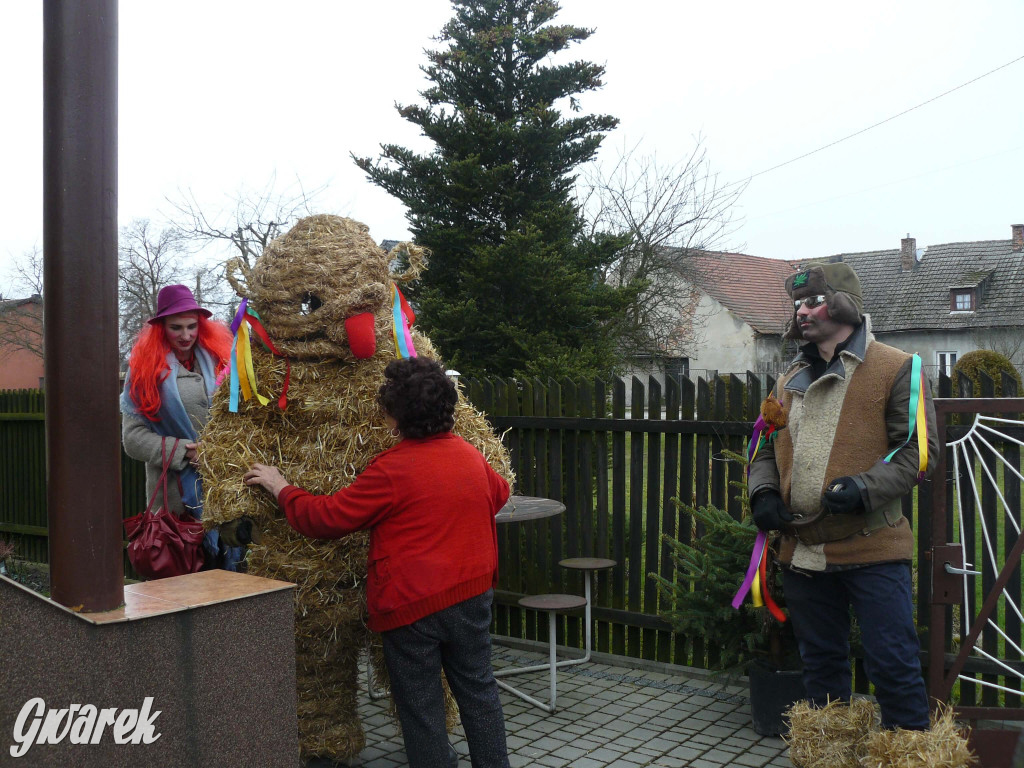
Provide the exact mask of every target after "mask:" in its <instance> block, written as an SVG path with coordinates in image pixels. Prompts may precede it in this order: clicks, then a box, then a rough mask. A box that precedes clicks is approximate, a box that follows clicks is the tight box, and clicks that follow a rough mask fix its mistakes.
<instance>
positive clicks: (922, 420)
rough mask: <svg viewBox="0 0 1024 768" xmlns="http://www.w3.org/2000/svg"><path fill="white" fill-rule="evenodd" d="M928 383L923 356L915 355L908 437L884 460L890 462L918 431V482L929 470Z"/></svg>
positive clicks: (909, 405)
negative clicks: (925, 400)
mask: <svg viewBox="0 0 1024 768" xmlns="http://www.w3.org/2000/svg"><path fill="white" fill-rule="evenodd" d="M927 386H928V384H927V383H926V382H925V380H924V372H923V371H922V370H921V356H920V355H914V356H913V358H912V362H911V364H910V403H909V404H908V419H907V420H908V422H909V425H908V428H907V439H906V440H904V441H903V444H902V445H900V446H898V447H897V448H895V449H893V451H892V452H891V453H890V454H889V455H888V456H886V457H885V458H884V459H882V461H884V462H885V463H886V464H888V463H889V462H890V461H891V460H892V457H893V456H895V455H896V453H897V452H898V451H899V450H900V449H902V448H903V447H904V446H906V445H909V444H910V441H911V440H913V439H914V433H915V432H916V433H917V469H918V472H917V482H921V481H922V480H924V476H925V474H926V473H927V471H928V412H927V409H926V408H925V407H924V399H925V387H927Z"/></svg>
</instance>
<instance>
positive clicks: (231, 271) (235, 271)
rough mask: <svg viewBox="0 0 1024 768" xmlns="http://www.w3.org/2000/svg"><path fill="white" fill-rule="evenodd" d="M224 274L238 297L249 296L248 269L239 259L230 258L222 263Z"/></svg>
mask: <svg viewBox="0 0 1024 768" xmlns="http://www.w3.org/2000/svg"><path fill="white" fill-rule="evenodd" d="M224 274H225V276H226V277H227V279H228V282H229V283H230V284H231V287H232V288H234V289H235V295H237V296H238V298H240V299H245V298H248V296H249V269H248V267H246V266H245V263H244V262H243V261H242V260H241V259H231V260H230V261H229V262H228V263H227V264H225V265H224Z"/></svg>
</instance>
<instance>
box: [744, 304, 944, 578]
mask: <svg viewBox="0 0 1024 768" xmlns="http://www.w3.org/2000/svg"><path fill="white" fill-rule="evenodd" d="M911 363H912V360H911V356H910V355H908V354H907V353H906V352H903V351H901V350H898V349H896V348H894V347H890V346H887V345H885V344H881V343H880V342H877V341H875V339H874V336H873V335H872V333H871V328H870V321H869V320H868V319H867V318H865V321H864V323H862V324H861V325H860V326H858V328H857V329H856V330H855V331H854V333H853V335H851V337H850V338H849V340H848V341H847V342H846V344H845V347H844V348H843V349H842V350H841V351H840V352H839V354H837V355H836V356H835V357H833V359H832V360H831V361H830V363H829V365H828V367H827V368H826V370H825V373H824V374H822V375H821V376H820V377H818V378H814V375H813V371H812V370H811V365H810V356H809V354H808V349H807V347H805V348H804V349H803V350H802V351H801V353H800V355H798V356H797V358H796V359H795V360H794V361H793V363H792V364H791V365H790V368H789V370H788V371H787V372H786V373H785V374H784V375H783V376H782V377H781V378H780V379H779V385H778V386H779V390H780V391H781V392H782V393H783V396H782V402H783V406H784V408H785V410H786V412H787V416H788V421H787V426H786V428H785V429H783V430H781V431H780V432H779V433H778V437H777V438H776V440H775V442H774V443H773V444H772V445H770V446H768V447H767V449H762V451H759V452H758V455H757V456H756V457H755V459H754V462H753V463H752V464H751V469H750V477H749V480H748V489H749V492H750V496H751V498H753V497H754V495H756V494H757V492H758V491H760V490H763V489H765V488H774V489H776V490H778V491H779V492H780V494H781V495H782V499H783V501H784V502H785V503H786V505H787V506H788V507H789V508H790V510H791V511H793V512H797V513H801V514H805V515H807V514H814V513H815V512H817V511H818V510H819V509H820V507H821V498H822V494H823V492H824V490H825V488H826V487H827V486H828V485H829V483H831V482H832V481H834V480H835V479H836V478H838V477H843V476H850V477H852V478H853V480H854V482H855V483H856V484H857V487H858V488H859V489H860V492H861V499H862V501H863V502H864V509H865V512H879V513H881V515H883V516H884V520H885V521H888V524H887V525H883V526H882V527H880V528H877V529H875V530H871V531H869V532H863V531H860V532H857V533H854V534H853V535H851V536H848V537H846V538H844V539H840V540H838V541H829V542H825V543H823V544H805V543H803V542H800V541H799V540H798V539H797V538H796V537H795V536H793V535H790V534H787V533H785V532H784V533H783V536H782V541H781V546H780V559H781V560H782V562H784V563H788V564H791V565H793V566H794V567H798V568H803V569H805V570H810V571H823V570H828V569H831V568H832V567H833V566H834V567H840V568H842V567H850V566H854V565H866V564H869V563H879V562H888V561H898V560H908V561H909V560H911V559H912V557H913V552H914V539H913V534H912V532H911V530H910V526H909V524H908V522H907V520H906V518H904V517H903V515H902V514H901V505H900V498H901V497H902V496H904V495H905V494H906V493H907V492H909V491H910V489H911V488H913V487H914V485H915V484H916V483H917V474H918V446H917V441H916V439H915V440H911V441H909V442H907V434H908V426H909V425H908V411H909V404H910V394H911V375H910V374H911ZM924 394H925V411H926V414H927V421H928V450H929V457H930V458H931V459H932V461H930V462H929V464H932V463H933V462H934V457H935V454H936V452H937V450H938V437H937V434H936V431H935V412H934V406H933V405H932V399H931V393H930V391H928V388H927V386H926V387H925V393H924ZM900 446H902V447H900ZM894 448H899V450H898V451H897V452H896V454H895V456H893V458H892V460H891V461H890V462H888V463H886V462H885V461H883V458H884V457H885V456H886V455H887V454H888V453H889V452H890V451H892V450H893V449H894ZM930 469H931V467H930V466H929V470H930ZM876 517H877V515H876Z"/></svg>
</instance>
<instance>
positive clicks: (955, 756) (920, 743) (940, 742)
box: [861, 706, 978, 768]
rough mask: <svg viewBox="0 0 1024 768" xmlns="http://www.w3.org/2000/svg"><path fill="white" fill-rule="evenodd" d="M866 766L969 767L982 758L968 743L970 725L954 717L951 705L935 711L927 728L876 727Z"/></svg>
mask: <svg viewBox="0 0 1024 768" xmlns="http://www.w3.org/2000/svg"><path fill="white" fill-rule="evenodd" d="M864 747H865V754H864V757H863V758H862V759H861V765H862V766H863V767H864V768H967V767H968V766H971V765H977V763H978V759H977V757H975V755H974V754H973V753H972V752H971V750H970V747H968V746H967V734H966V728H965V727H962V726H960V725H958V724H957V723H956V721H955V720H954V719H953V710H952V708H951V707H945V706H940V707H939V709H938V711H937V712H933V713H932V726H931V729H930V730H927V731H905V730H903V729H902V728H897V729H895V730H891V731H889V730H885V731H876V732H875V733H872V734H871V735H870V736H869V737H868V738H867V740H866V742H865V745H864Z"/></svg>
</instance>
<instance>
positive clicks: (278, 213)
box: [170, 179, 325, 267]
mask: <svg viewBox="0 0 1024 768" xmlns="http://www.w3.org/2000/svg"><path fill="white" fill-rule="evenodd" d="M275 186H276V185H275V180H274V179H271V180H270V182H269V183H268V184H267V186H266V187H264V189H263V190H262V191H261V192H257V193H241V194H239V195H238V196H237V197H236V198H235V199H234V201H233V209H231V210H228V209H225V210H224V211H222V212H220V213H218V214H217V215H211V214H210V213H209V211H208V210H204V208H203V207H202V206H201V205H200V204H199V202H198V201H197V200H196V198H195V195H194V194H193V193H192V191H191V190H188V191H186V192H184V193H183V194H182V196H181V198H180V199H179V200H177V201H174V200H171V201H170V203H171V205H173V206H174V207H175V209H177V211H178V213H180V214H181V216H182V218H183V223H181V224H179V225H178V229H179V232H180V234H181V236H182V237H183V238H185V239H186V240H188V241H190V242H192V243H193V244H196V245H198V246H199V247H201V248H202V247H206V246H207V245H210V244H217V243H219V244H224V245H228V246H229V247H230V248H231V249H232V251H233V252H232V253H231V256H229V257H226V258H224V259H221V264H223V263H225V262H227V261H228V259H229V258H241V259H242V261H243V262H244V264H245V266H246V267H251V266H252V265H253V262H255V260H256V259H257V258H258V257H259V255H260V254H261V253H263V249H264V248H266V247H267V245H268V244H269V243H270V241H272V240H273V239H274V238H276V237H278V236H279V235H282V234H284V232H285V231H287V229H288V228H289V227H290V226H291V225H292V224H294V223H295V221H296V220H297V219H299V218H300V217H302V216H307V215H309V214H310V213H311V211H310V207H309V206H310V203H311V202H312V201H313V200H314V198H316V196H317V195H319V194H320V193H321V192H322V191H323V190H324V189H325V187H318V188H316V189H314V190H312V191H311V192H308V193H307V192H306V190H305V189H303V187H302V184H301V182H298V183H297V186H298V191H285V192H277V191H276V190H275Z"/></svg>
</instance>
